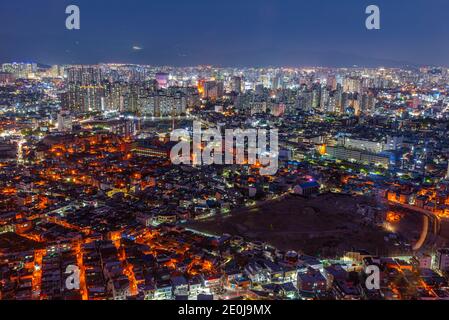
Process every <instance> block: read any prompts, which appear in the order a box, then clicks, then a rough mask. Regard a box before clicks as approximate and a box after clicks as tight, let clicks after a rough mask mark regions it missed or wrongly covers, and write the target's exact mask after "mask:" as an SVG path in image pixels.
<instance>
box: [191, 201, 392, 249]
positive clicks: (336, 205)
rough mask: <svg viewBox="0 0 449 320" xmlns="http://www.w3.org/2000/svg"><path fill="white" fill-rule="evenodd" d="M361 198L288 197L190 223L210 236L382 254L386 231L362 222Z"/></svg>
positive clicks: (290, 246) (280, 244) (295, 247)
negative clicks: (359, 211) (241, 237)
mask: <svg viewBox="0 0 449 320" xmlns="http://www.w3.org/2000/svg"><path fill="white" fill-rule="evenodd" d="M357 204H367V200H366V199H364V198H361V197H350V196H345V195H335V194H326V195H321V196H319V197H317V198H312V199H305V198H301V197H296V196H287V197H285V198H283V199H282V200H279V201H274V202H268V203H264V204H263V205H261V206H259V207H257V208H251V209H243V210H239V211H237V212H234V213H233V214H232V215H231V216H230V217H217V218H214V219H211V220H208V221H201V222H193V223H190V224H189V227H190V228H192V229H196V230H199V231H203V232H208V233H212V234H223V233H229V234H231V235H239V236H243V237H245V238H247V239H251V240H259V241H264V242H267V243H269V244H271V245H274V246H275V247H277V248H279V249H282V250H298V251H302V252H304V253H306V254H311V255H324V256H329V257H333V256H334V255H337V254H341V253H343V252H345V251H347V250H351V249H366V250H369V251H370V252H373V253H379V254H382V253H385V251H386V250H387V247H386V244H385V242H384V236H385V233H384V232H383V231H382V230H380V229H379V228H376V227H371V226H366V225H363V224H362V223H361V216H360V214H357V209H358V208H357Z"/></svg>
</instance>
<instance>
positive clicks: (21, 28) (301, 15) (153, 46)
mask: <svg viewBox="0 0 449 320" xmlns="http://www.w3.org/2000/svg"><path fill="white" fill-rule="evenodd" d="M69 4H77V5H78V6H79V7H80V10H81V30H79V31H68V30H66V29H65V19H66V14H65V7H66V6H67V5H69ZM369 4H377V5H379V7H380V8H381V23H382V25H381V27H382V29H381V30H379V31H368V30H366V28H365V19H366V17H367V15H366V14H365V8H366V7H367V5H369ZM448 16H449V1H448V0H369V1H367V0H220V1H219V0H191V1H188V0H158V1H155V0H71V1H66V0H1V1H0V62H5V61H38V62H42V63H46V64H54V63H98V62H130V63H131V62H132V63H145V64H153V65H176V66H187V65H197V64H213V65H221V66H245V65H246V66H270V65H273V66H303V65H327V66H350V65H354V64H358V65H370V66H372V65H385V66H389V65H403V64H406V63H411V64H433V65H446V66H447V65H449V41H448V40H449V19H448ZM133 46H139V47H141V48H142V50H139V51H136V50H133Z"/></svg>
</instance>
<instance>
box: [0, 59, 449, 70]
mask: <svg viewBox="0 0 449 320" xmlns="http://www.w3.org/2000/svg"><path fill="white" fill-rule="evenodd" d="M8 63H11V64H13V63H16V64H26V63H28V64H32V63H34V64H37V65H40V66H42V67H53V66H66V65H67V66H98V65H130V66H145V67H159V68H163V67H171V68H198V67H209V68H220V69H228V68H231V69H232V68H234V69H238V68H249V69H307V68H327V69H357V68H365V69H380V68H383V69H402V68H448V69H449V66H445V65H432V64H408V65H398V66H385V65H381V64H379V65H377V66H367V65H352V66H327V65H301V66H288V65H284V66H275V65H266V66H249V65H248V66H223V65H213V64H197V65H184V66H180V65H168V64H147V63H135V62H97V63H55V64H48V63H42V62H38V61H20V60H19V61H2V62H0V64H2V65H3V64H8Z"/></svg>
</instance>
